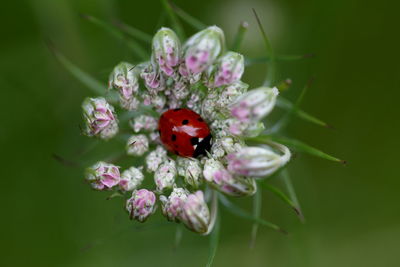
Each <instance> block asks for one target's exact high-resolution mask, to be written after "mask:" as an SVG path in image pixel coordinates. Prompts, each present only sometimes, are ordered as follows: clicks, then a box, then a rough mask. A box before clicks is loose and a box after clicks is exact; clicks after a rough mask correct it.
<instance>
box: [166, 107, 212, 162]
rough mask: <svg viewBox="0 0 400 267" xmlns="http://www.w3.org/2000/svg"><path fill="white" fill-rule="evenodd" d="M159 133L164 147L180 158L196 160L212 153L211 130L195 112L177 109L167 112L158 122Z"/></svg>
mask: <svg viewBox="0 0 400 267" xmlns="http://www.w3.org/2000/svg"><path fill="white" fill-rule="evenodd" d="M158 131H159V133H160V138H161V142H162V143H163V144H164V146H165V147H166V148H167V149H168V150H169V151H171V152H172V153H175V154H176V155H178V156H181V157H193V158H196V157H198V156H200V155H206V151H210V148H211V143H212V140H211V139H212V136H211V133H210V129H209V128H208V125H207V123H206V122H205V121H204V120H203V119H202V118H201V117H200V115H199V114H197V113H196V112H194V111H193V110H190V109H186V108H176V109H170V110H167V111H165V112H164V113H163V114H162V115H161V117H160V120H159V121H158Z"/></svg>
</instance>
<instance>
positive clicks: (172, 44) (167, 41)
mask: <svg viewBox="0 0 400 267" xmlns="http://www.w3.org/2000/svg"><path fill="white" fill-rule="evenodd" d="M180 52H181V44H180V41H179V38H178V36H176V34H175V32H174V31H173V30H171V29H169V28H161V29H160V30H159V31H158V32H157V33H156V34H155V35H154V38H153V56H154V59H155V60H156V61H157V63H158V65H159V67H160V69H161V70H162V71H163V72H164V73H165V74H166V75H167V76H173V74H174V72H175V71H174V67H176V66H177V65H178V63H179V56H180Z"/></svg>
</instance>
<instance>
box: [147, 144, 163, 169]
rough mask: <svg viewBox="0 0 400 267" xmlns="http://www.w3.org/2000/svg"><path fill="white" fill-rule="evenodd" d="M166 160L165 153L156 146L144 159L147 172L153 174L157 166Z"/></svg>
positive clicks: (161, 148)
mask: <svg viewBox="0 0 400 267" xmlns="http://www.w3.org/2000/svg"><path fill="white" fill-rule="evenodd" d="M166 159H167V151H166V150H165V149H164V148H163V147H162V146H157V148H156V149H155V150H153V151H152V152H150V153H149V154H148V155H147V157H146V165H147V170H148V171H149V172H155V171H156V170H157V169H158V166H159V165H160V164H161V163H162V162H164V161H165V160H166Z"/></svg>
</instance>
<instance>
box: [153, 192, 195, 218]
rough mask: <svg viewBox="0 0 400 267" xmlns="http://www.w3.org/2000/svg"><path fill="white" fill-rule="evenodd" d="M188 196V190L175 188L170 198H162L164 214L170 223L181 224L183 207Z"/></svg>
mask: <svg viewBox="0 0 400 267" xmlns="http://www.w3.org/2000/svg"><path fill="white" fill-rule="evenodd" d="M188 195H189V191H188V190H186V189H184V188H174V189H173V191H172V193H171V194H170V195H169V197H168V198H167V197H166V196H164V195H162V196H160V201H161V207H162V213H163V214H164V216H165V217H167V219H168V220H169V221H175V222H179V221H180V220H181V217H182V209H183V205H184V203H185V202H186V199H187V196H188Z"/></svg>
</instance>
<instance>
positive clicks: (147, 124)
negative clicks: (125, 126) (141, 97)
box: [130, 115, 158, 133]
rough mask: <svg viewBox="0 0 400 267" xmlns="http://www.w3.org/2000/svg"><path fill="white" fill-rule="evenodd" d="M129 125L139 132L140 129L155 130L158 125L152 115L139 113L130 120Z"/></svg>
mask: <svg viewBox="0 0 400 267" xmlns="http://www.w3.org/2000/svg"><path fill="white" fill-rule="evenodd" d="M130 125H131V127H132V128H133V130H134V131H135V133H138V132H140V131H141V130H142V129H143V130H145V131H147V132H152V131H155V130H156V129H157V127H158V123H157V120H156V119H155V118H154V117H152V116H147V115H140V116H138V117H136V118H134V119H132V120H131V121H130Z"/></svg>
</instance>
